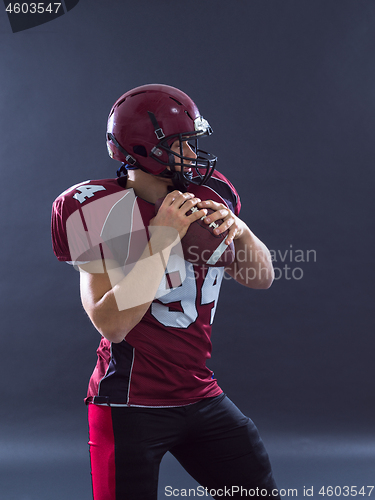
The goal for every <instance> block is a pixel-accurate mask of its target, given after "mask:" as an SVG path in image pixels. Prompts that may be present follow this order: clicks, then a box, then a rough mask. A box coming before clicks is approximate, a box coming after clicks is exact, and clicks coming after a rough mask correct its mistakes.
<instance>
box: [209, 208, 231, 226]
mask: <svg viewBox="0 0 375 500" xmlns="http://www.w3.org/2000/svg"><path fill="white" fill-rule="evenodd" d="M230 216H231V212H230V210H228V208H226V207H223V208H219V209H218V210H216V211H215V212H212V214H210V215H208V216H207V217H206V218H205V220H204V221H205V223H206V224H211V222H215V221H217V220H218V219H223V220H224V219H226V218H228V217H230Z"/></svg>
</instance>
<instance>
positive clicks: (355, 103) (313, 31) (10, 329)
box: [0, 0, 375, 500]
mask: <svg viewBox="0 0 375 500" xmlns="http://www.w3.org/2000/svg"><path fill="white" fill-rule="evenodd" d="M374 23H375V4H374V3H373V2H370V1H368V0H232V1H231V2H229V1H224V0H204V1H202V0H201V1H198V0H190V1H189V2H181V1H172V0H136V1H135V0H132V1H130V0H121V1H120V0H107V1H105V0H80V1H79V3H78V5H77V6H76V7H74V8H73V9H72V10H70V11H69V12H68V13H66V14H65V15H63V16H61V17H60V18H58V19H56V20H54V21H52V22H50V23H47V24H44V25H41V26H39V27H35V28H32V29H30V30H26V31H22V32H19V33H14V34H13V33H12V31H11V29H10V25H9V21H8V19H7V17H6V14H5V11H3V12H2V13H1V12H0V68H1V69H0V117H1V121H0V124H1V125H0V133H1V141H0V162H1V163H0V179H1V182H0V208H1V212H0V214H1V215H0V217H1V261H0V262H1V263H0V265H1V275H0V280H1V281H0V287H1V304H0V307H1V345H2V350H1V353H2V356H1V381H2V387H1V395H0V399H1V404H0V418H1V420H0V421H1V425H0V464H3V468H2V469H1V471H2V472H1V474H0V479H1V478H2V480H3V484H4V485H6V486H4V488H5V487H6V488H7V490H6V491H7V495H6V496H4V497H2V496H1V485H0V498H6V500H11V499H12V498H17V499H21V500H27V499H31V498H34V496H33V495H34V494H35V498H38V499H39V500H40V499H41V498H42V497H43V495H45V498H51V499H52V498H53V499H54V500H55V498H56V499H58V498H60V496H59V493H58V492H59V491H64V492H65V491H66V493H64V494H63V493H61V498H67V497H69V498H80V499H86V498H90V491H89V465H88V456H87V451H86V449H87V445H86V441H87V430H86V408H85V406H84V404H83V398H84V397H85V394H86V387H87V382H88V379H89V376H90V374H91V371H92V369H93V367H94V365H95V362H96V353H95V350H96V347H97V345H98V342H99V340H100V336H99V334H98V333H97V332H96V331H95V329H94V328H93V327H92V326H91V324H90V323H89V320H88V318H87V317H86V315H85V313H84V311H83V309H82V307H81V305H80V299H79V286H78V283H79V275H78V273H77V272H76V271H75V270H74V269H72V268H70V267H69V266H68V265H66V264H63V263H59V262H58V261H57V260H56V258H55V257H54V255H53V252H52V248H51V240H50V210H51V204H52V202H53V200H54V199H55V198H56V197H57V196H58V195H59V194H60V193H61V192H62V191H64V190H65V189H66V188H68V187H69V186H71V185H73V184H76V183H78V182H81V181H84V180H87V179H90V178H91V179H100V178H108V177H114V176H115V172H116V168H117V166H118V165H117V162H114V161H113V160H111V159H110V158H109V157H108V155H107V151H106V146H105V128H106V119H107V116H108V112H109V110H110V108H111V106H112V104H113V102H114V101H115V100H116V99H117V98H118V97H119V96H120V95H121V94H123V93H124V92H126V91H127V90H128V89H131V88H133V87H135V86H138V85H142V84H145V83H165V84H169V85H173V86H176V87H178V88H180V89H181V90H183V91H185V92H186V93H187V94H189V95H190V96H191V97H192V98H193V100H194V101H195V102H196V104H197V105H198V107H199V109H200V112H201V113H202V115H203V116H204V117H205V118H206V119H207V120H208V121H209V122H210V124H211V126H212V128H213V130H214V134H213V135H212V136H211V137H210V138H206V139H204V140H202V147H203V146H204V149H207V150H208V151H211V152H212V153H214V154H216V155H217V156H218V157H219V161H218V170H220V171H221V172H222V173H224V174H225V175H226V176H227V177H228V178H229V179H230V180H231V181H232V183H233V184H234V185H235V186H236V188H237V190H238V191H239V194H240V196H241V200H242V212H241V217H242V218H243V219H244V220H245V221H246V222H247V223H248V225H249V226H250V228H251V229H252V230H253V231H254V232H255V234H257V235H258V236H259V237H260V238H261V239H262V240H263V241H264V242H265V243H266V244H267V245H268V247H269V248H270V249H271V250H272V251H273V255H274V257H275V261H274V266H275V268H277V271H276V276H277V278H278V279H277V280H275V282H274V284H273V286H272V287H271V288H270V289H269V290H267V291H253V290H248V289H246V288H244V287H241V286H240V285H238V284H237V283H235V282H233V281H232V280H226V281H225V282H224V284H223V289H222V294H221V297H220V301H219V306H218V310H217V314H216V319H215V323H214V329H213V337H212V340H213V356H212V359H211V360H210V362H209V366H210V368H211V369H213V370H214V372H215V376H216V377H217V378H218V380H219V383H220V385H221V387H222V388H223V390H224V391H225V392H226V393H227V394H228V396H229V397H230V398H231V399H232V400H233V401H234V402H235V403H236V404H237V405H238V406H239V407H240V408H241V409H242V411H244V412H245V413H247V414H248V415H249V416H250V417H251V418H252V419H253V420H255V422H256V423H257V425H258V427H259V428H260V430H261V432H262V434H263V435H264V437H265V441H266V444H267V446H268V448H269V450H270V454H271V459H272V456H274V457H275V461H276V462H275V464H276V467H275V470H276V469H277V473H278V474H277V480H278V483H279V484H283V485H284V487H286V486H288V484H289V487H293V485H294V484H297V483H298V482H301V485H302V483H304V484H306V485H308V484H310V483H312V481H313V479H312V475H314V474H315V476H314V481H315V480H316V481H320V483H322V484H328V483H327V481H328V479H329V477H333V476H329V472H327V471H329V466H326V462H325V460H328V459H330V460H331V462H330V464H331V465H330V466H332V470H340V471H341V473H342V474H345V478H346V479H347V482H350V483H351V484H355V483H356V482H357V483H359V482H360V481H362V482H363V484H364V483H366V481H367V484H371V480H372V482H373V476H372V474H367V469H364V468H363V465H361V464H362V462H361V460H368V461H367V462H366V463H367V465H368V466H369V469H368V470H373V464H374V458H375V444H374V443H375V436H374V430H373V421H374V409H375V404H374V392H375V391H374V375H375V373H374V371H375V370H374V279H373V278H374V272H373V270H374V215H373V212H374V207H373V200H374V194H373V193H374V178H375V175H374V153H375V141H374V139H373V136H374V130H375V51H374V47H375V30H374ZM306 450H310V451H309V452H308V453H307V452H306ZM311 450H313V451H311ZM353 450H354V451H353ZM306 453H307V454H306ZM348 454H349V455H350V456H351V457H352V458H353V457H354V458H353V459H355V462H353V463H354V465H353V464H352V463H351V464H350V465H347V469H346V468H345V465H343V464H344V462H345V460H346V458H347V457H348ZM286 456H288V457H289V458H290V457H291V456H293V457H294V458H295V461H294V462H293V463H292V462H287V460H286V458H285V457H286ZM302 456H304V457H305V458H306V457H307V458H306V461H305V462H301V461H300V460H299V457H302ZM283 457H284V458H283ZM317 457H318V458H317ZM38 460H39V462H38ZM74 460H77V463H78V462H79V464H80V466H79V467H78V466H77V467H76V466H75V465H74V464H75V463H76V462H74ZM167 460H170V459H169V458H168V459H167ZM309 460H310V462H309ZM314 460H315V461H314ZM31 462H32V463H33V465H32V466H31V465H30V464H31ZM345 463H346V462H345ZM370 463H372V466H370V465H369V464H370ZM19 464H23V465H22V466H21V465H19ZM25 464H28V465H27V466H26V465H25ZM38 464H42V465H43V466H42V465H40V466H39V465H38ZM61 464H64V466H63V465H61ZM288 464H289V465H288ZM64 467H65V468H64ZM174 467H176V465H175V464H174V463H173V462H170V467H169V468H168V470H165V471H164V472H163V474H164V475H163V481H164V483H165V482H168V481H170V480H171V476H170V474H172V472H173V474H174V477H175V478H177V476H178V474H182V473H181V472H178V469H174ZM317 467H318V469H319V471H320V472H319V474H321V475H320V476H319V477H318V479H317V478H316V474H317V472H316V471H317V470H318V469H317ZM327 467H328V468H327ZM59 469H60V471H62V470H63V471H64V472H61V474H65V476H63V475H61V474H60V473H59ZM20 470H23V471H24V472H23V478H24V479H23V481H21V482H20V481H19V480H18V478H19V471H20ZM314 471H315V472H314ZM364 471H365V472H364ZM38 474H42V475H43V476H41V477H44V479H43V480H38V481H36V479H35V478H36V477H39V476H38ZM324 474H325V475H324ZM310 476H311V477H310ZM370 476H372V477H370ZM33 478H34V479H33ZM48 478H50V479H48ZM51 478H53V480H52V479H51ZM69 478H70V480H69ZM181 478H183V476H181ZM176 480H177V479H176ZM33 481H34V482H35V484H34V482H33ZM48 481H50V483H51V490H48V493H47V492H46V491H47V490H44V489H43V488H42V489H40V488H41V484H43V483H45V488H47V485H48V484H49V482H48ZM181 481H182V483H181V484H185V483H183V481H188V479H186V478H185V479H181ZM288 481H289V483H288V484H286V483H287V482H288ZM293 481H294V483H293ZM324 481H326V482H325V483H324ZM26 483H27V484H28V487H27V488H26V489H25V488H24V485H25V484H26ZM52 483H53V484H52ZM164 483H163V484H164ZM56 484H57V485H60V486H57V487H56ZM74 484H76V486H74ZM186 484H187V483H186ZM298 484H299V483H298ZM317 484H318V483H317ZM341 484H343V481H342V483H341ZM285 485H286V486H285ZM79 487H81V488H82V492H84V493H80V494H77V496H75V495H74V493H72V492H73V491H76V489H77V488H79ZM181 487H182V486H181ZM38 488H39V489H38ZM53 488H55V493H54V496H51V495H52V494H51V491H52V489H53ZM61 488H63V489H61ZM64 488H65V489H66V490H64ZM69 488H71V490H69ZM301 488H302V486H301ZM37 491H38V493H36V492H37ZM77 491H78V490H77ZM12 492H13V493H12ZM84 495H86V496H84ZM301 496H302V492H301Z"/></svg>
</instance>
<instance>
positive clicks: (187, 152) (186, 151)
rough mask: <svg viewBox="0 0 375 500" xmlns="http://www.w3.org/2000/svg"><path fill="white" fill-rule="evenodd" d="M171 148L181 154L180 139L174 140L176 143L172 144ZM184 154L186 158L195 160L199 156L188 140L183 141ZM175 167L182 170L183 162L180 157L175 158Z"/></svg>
mask: <svg viewBox="0 0 375 500" xmlns="http://www.w3.org/2000/svg"><path fill="white" fill-rule="evenodd" d="M171 150H172V151H173V152H174V153H177V154H181V150H180V141H179V140H176V141H174V143H173V144H172V146H171ZM182 156H184V157H186V158H191V159H192V160H195V158H196V157H197V155H196V154H195V153H194V151H193V150H192V148H191V147H190V145H189V143H188V142H186V141H184V142H183V143H182ZM175 168H176V170H181V164H180V163H179V161H178V157H176V158H175ZM186 170H189V169H186Z"/></svg>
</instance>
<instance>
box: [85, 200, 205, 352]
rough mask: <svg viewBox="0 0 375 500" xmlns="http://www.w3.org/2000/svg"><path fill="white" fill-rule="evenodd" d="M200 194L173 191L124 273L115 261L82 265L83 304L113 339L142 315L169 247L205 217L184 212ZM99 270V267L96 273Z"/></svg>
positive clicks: (161, 275) (152, 297)
mask: <svg viewBox="0 0 375 500" xmlns="http://www.w3.org/2000/svg"><path fill="white" fill-rule="evenodd" d="M198 201H200V200H199V199H198V198H195V197H194V195H192V194H190V193H184V194H182V193H180V192H179V191H173V192H172V193H170V194H168V195H167V196H166V197H165V200H164V201H163V203H162V205H161V207H160V209H159V211H158V214H157V215H156V216H155V217H154V218H153V219H152V220H151V221H150V228H149V229H150V233H151V238H150V241H149V244H148V246H147V247H146V248H145V250H144V252H143V254H142V256H140V259H139V260H138V261H137V262H136V264H135V266H134V267H133V269H132V270H131V271H130V272H129V273H128V274H127V275H126V276H125V275H124V273H123V271H122V269H121V268H120V267H119V266H118V265H117V263H116V262H114V261H106V262H105V263H104V264H105V270H104V272H103V264H102V263H101V262H99V261H96V262H92V263H89V264H86V265H82V266H80V271H81V273H80V276H81V280H80V288H81V300H82V304H83V307H84V309H85V311H86V312H87V314H88V315H89V317H90V319H91V321H92V323H93V324H94V326H95V327H96V329H97V330H98V331H99V332H100V333H101V334H102V335H103V336H104V337H105V338H107V339H108V340H110V341H111V342H122V340H124V338H125V337H126V335H127V334H128V333H129V331H130V330H131V329H132V328H134V327H135V326H136V325H137V324H138V323H139V321H141V319H142V318H143V316H144V314H145V313H146V311H147V310H148V308H149V306H150V304H151V302H152V301H153V299H154V297H155V294H156V292H157V289H158V287H159V284H160V281H161V279H162V277H163V275H164V271H165V267H166V264H167V261H168V257H169V255H170V252H171V249H172V247H173V246H174V245H175V244H176V243H177V242H178V241H179V239H180V238H182V237H183V236H184V235H185V233H186V231H187V229H188V227H189V225H190V224H191V223H192V222H194V221H195V220H197V219H198V218H200V217H203V216H204V215H205V213H206V212H205V211H204V210H199V211H197V212H194V213H192V214H191V215H189V216H186V212H187V211H188V210H190V208H191V207H193V206H195V205H196V204H197V203H198ZM100 270H101V271H100Z"/></svg>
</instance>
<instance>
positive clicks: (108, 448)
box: [88, 404, 116, 500]
mask: <svg viewBox="0 0 375 500" xmlns="http://www.w3.org/2000/svg"><path fill="white" fill-rule="evenodd" d="M88 419H89V445H90V459H91V476H92V490H93V495H94V500H115V499H116V466H115V440H114V435H113V426H112V413H111V408H110V407H109V406H97V405H94V404H90V405H89V407H88Z"/></svg>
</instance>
